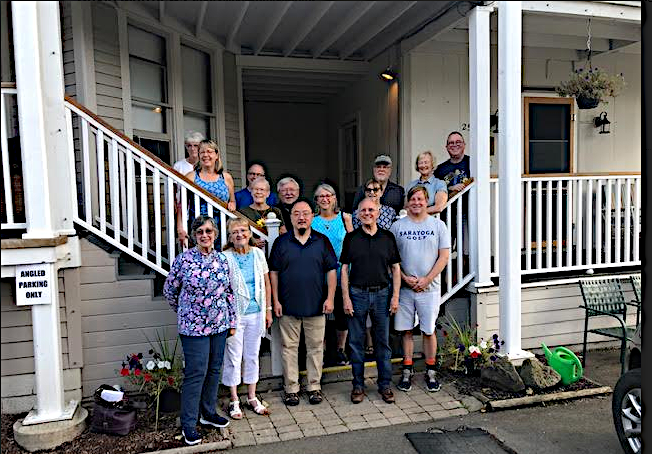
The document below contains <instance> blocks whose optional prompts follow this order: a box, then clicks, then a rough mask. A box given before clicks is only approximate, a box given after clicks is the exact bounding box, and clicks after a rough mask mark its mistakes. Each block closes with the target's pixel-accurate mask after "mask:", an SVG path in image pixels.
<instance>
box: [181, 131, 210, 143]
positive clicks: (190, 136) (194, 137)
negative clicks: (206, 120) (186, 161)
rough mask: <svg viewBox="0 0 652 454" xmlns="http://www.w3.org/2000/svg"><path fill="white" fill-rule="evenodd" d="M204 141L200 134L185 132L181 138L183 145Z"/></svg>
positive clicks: (202, 135)
mask: <svg viewBox="0 0 652 454" xmlns="http://www.w3.org/2000/svg"><path fill="white" fill-rule="evenodd" d="M204 139H206V137H204V134H202V133H201V132H197V131H186V135H185V136H184V138H183V143H188V142H192V143H198V142H201V141H202V140H204Z"/></svg>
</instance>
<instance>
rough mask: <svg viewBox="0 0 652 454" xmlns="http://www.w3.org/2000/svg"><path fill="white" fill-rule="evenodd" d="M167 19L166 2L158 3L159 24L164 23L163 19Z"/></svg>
mask: <svg viewBox="0 0 652 454" xmlns="http://www.w3.org/2000/svg"><path fill="white" fill-rule="evenodd" d="M164 17H165V2H162V1H160V2H158V20H159V22H163V18H164Z"/></svg>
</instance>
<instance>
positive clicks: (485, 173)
mask: <svg viewBox="0 0 652 454" xmlns="http://www.w3.org/2000/svg"><path fill="white" fill-rule="evenodd" d="M491 11H493V7H490V6H478V7H476V8H473V9H472V10H471V13H470V14H469V95H470V96H469V101H470V103H469V112H470V115H469V119H470V122H471V125H472V127H471V132H470V145H471V175H472V176H473V178H474V180H475V189H473V190H471V192H470V194H469V204H470V206H471V210H470V214H471V216H470V222H469V250H470V251H471V257H469V259H470V265H471V270H472V271H474V272H475V277H474V283H475V286H476V287H482V286H487V285H492V282H491V279H490V277H489V274H490V272H491V269H490V265H491V263H490V262H491V231H490V229H488V228H484V227H480V226H487V225H490V223H491V207H490V203H491V198H490V188H489V176H490V175H489V173H490V163H489V132H490V131H489V128H490V126H489V109H490V107H489V101H490V76H491V71H490V60H491V57H490V37H489V15H490V14H491Z"/></svg>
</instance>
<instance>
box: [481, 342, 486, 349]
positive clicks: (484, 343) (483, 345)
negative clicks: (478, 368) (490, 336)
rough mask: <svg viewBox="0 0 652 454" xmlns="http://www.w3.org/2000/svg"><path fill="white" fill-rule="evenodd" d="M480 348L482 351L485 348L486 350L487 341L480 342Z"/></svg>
mask: <svg viewBox="0 0 652 454" xmlns="http://www.w3.org/2000/svg"><path fill="white" fill-rule="evenodd" d="M480 348H481V349H483V350H484V349H485V348H487V341H482V342H480Z"/></svg>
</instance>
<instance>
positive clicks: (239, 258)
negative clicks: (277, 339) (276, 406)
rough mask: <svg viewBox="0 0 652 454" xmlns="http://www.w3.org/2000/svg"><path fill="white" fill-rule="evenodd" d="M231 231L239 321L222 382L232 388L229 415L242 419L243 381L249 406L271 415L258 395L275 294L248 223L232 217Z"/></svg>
mask: <svg viewBox="0 0 652 454" xmlns="http://www.w3.org/2000/svg"><path fill="white" fill-rule="evenodd" d="M227 232H228V238H229V241H228V243H227V244H226V245H225V246H224V249H223V252H224V255H226V257H227V260H228V261H229V268H230V269H231V270H233V272H232V276H231V279H232V286H233V293H234V296H235V300H236V302H237V308H238V314H239V321H238V328H237V329H236V331H235V334H234V335H233V336H231V337H229V338H228V339H227V340H226V349H225V352H224V368H223V372H222V383H223V384H224V385H225V386H228V387H229V388H230V390H231V401H230V403H229V416H231V418H233V419H241V418H242V410H241V409H240V399H239V398H238V385H239V384H240V383H241V381H242V382H244V383H246V384H247V401H246V404H245V406H246V407H248V408H250V409H251V410H253V411H254V412H256V413H257V414H259V415H267V414H269V410H268V409H267V408H266V407H265V406H264V405H263V404H262V403H261V402H260V400H259V399H258V397H257V396H256V383H258V371H259V367H258V354H259V351H260V341H261V339H262V338H263V337H264V336H265V333H266V331H267V328H269V327H270V326H271V324H272V302H271V301H272V293H271V286H270V282H269V270H268V268H267V261H266V260H265V253H264V252H263V251H262V250H261V249H259V248H257V247H256V246H255V243H254V240H253V238H252V234H251V229H250V228H249V224H248V222H247V221H246V220H244V219H240V218H234V219H230V220H229V222H228V223H227ZM243 363H244V372H243V373H241V372H242V369H243V367H242V365H243Z"/></svg>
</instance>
